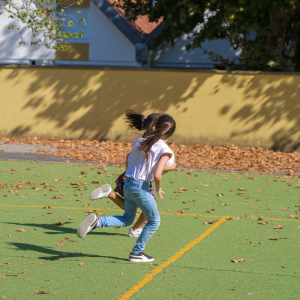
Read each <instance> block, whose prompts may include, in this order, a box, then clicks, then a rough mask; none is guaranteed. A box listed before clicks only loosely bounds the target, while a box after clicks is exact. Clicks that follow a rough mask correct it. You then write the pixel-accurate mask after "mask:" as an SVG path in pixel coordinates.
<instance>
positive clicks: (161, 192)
mask: <svg viewBox="0 0 300 300" xmlns="http://www.w3.org/2000/svg"><path fill="white" fill-rule="evenodd" d="M156 193H157V194H158V196H159V198H160V199H164V197H163V194H164V195H165V194H166V193H165V192H164V191H163V190H162V189H161V188H160V189H159V190H156Z"/></svg>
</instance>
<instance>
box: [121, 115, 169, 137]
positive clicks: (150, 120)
mask: <svg viewBox="0 0 300 300" xmlns="http://www.w3.org/2000/svg"><path fill="white" fill-rule="evenodd" d="M161 116H163V114H160V113H153V114H151V115H149V116H148V117H145V116H144V115H142V114H139V113H136V112H135V111H133V110H126V115H125V119H126V123H128V124H129V125H128V126H129V128H130V129H137V130H139V131H142V130H146V131H147V132H151V131H152V127H153V126H156V122H157V120H158V118H159V117H161Z"/></svg>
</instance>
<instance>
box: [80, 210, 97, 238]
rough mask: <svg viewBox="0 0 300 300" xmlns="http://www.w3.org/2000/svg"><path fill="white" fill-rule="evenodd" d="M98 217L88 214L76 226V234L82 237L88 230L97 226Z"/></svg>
mask: <svg viewBox="0 0 300 300" xmlns="http://www.w3.org/2000/svg"><path fill="white" fill-rule="evenodd" d="M97 224H98V218H97V216H96V215H94V214H90V215H89V216H88V217H87V218H86V219H85V220H84V221H83V222H82V223H81V224H80V225H79V227H78V229H77V236H78V237H79V238H83V237H85V236H86V235H87V233H88V232H90V231H91V230H94V229H96V228H97Z"/></svg>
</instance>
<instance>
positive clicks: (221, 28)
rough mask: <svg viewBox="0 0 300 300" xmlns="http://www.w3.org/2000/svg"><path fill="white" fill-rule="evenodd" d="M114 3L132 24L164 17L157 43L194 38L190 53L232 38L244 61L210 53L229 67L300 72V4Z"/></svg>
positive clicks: (242, 0)
mask: <svg viewBox="0 0 300 300" xmlns="http://www.w3.org/2000/svg"><path fill="white" fill-rule="evenodd" d="M115 5H116V6H117V7H120V8H122V9H123V10H125V13H126V16H127V17H128V18H129V19H130V20H136V18H137V17H138V16H142V15H148V16H149V20H150V22H158V21H159V20H161V18H163V27H162V30H161V32H160V33H159V34H158V35H157V36H156V37H155V38H154V39H153V42H160V41H166V42H168V43H170V44H171V45H172V46H174V44H175V42H176V38H178V37H179V36H181V35H182V34H184V33H186V34H188V35H189V37H190V38H191V39H190V43H189V44H187V46H186V50H187V51H191V50H193V49H195V48H202V45H203V43H204V42H205V41H206V40H214V39H228V40H229V42H230V45H231V47H232V48H233V49H235V50H237V49H241V50H242V55H241V56H240V58H239V60H235V61H233V60H227V59H225V58H223V57H222V56H221V55H216V54H211V57H212V58H213V59H214V60H215V61H218V62H219V63H222V64H224V65H225V66H226V67H228V68H235V67H236V68H242V69H248V70H266V71H280V70H291V69H293V67H295V66H296V68H297V66H298V68H299V69H300V49H298V50H297V47H298V48H300V43H299V42H298V40H299V30H300V1H299V0H294V1H290V0H277V1H273V0H259V1H258V0H251V1H248V0H202V1H199V0H157V1H156V2H155V3H153V1H150V0H136V1H131V0H122V1H119V2H118V3H117V4H115ZM200 24H202V25H201V28H200ZM207 50H209V49H207Z"/></svg>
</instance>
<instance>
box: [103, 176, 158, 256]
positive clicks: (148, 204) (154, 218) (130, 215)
mask: <svg viewBox="0 0 300 300" xmlns="http://www.w3.org/2000/svg"><path fill="white" fill-rule="evenodd" d="M149 184H150V183H149V182H145V181H139V180H136V179H134V178H130V177H128V178H126V181H125V185H124V199H125V212H124V215H123V216H113V217H102V218H99V224H98V227H110V226H121V227H124V226H129V225H130V224H132V223H133V221H134V218H135V215H136V211H137V208H138V207H140V208H141V210H142V212H143V213H144V214H145V216H146V218H147V224H146V225H145V227H144V229H143V231H142V233H141V235H140V236H139V238H138V239H137V241H136V245H135V246H134V248H133V250H132V253H133V254H138V253H140V252H142V251H143V250H144V249H145V246H146V243H147V242H148V240H149V239H150V237H151V236H152V234H153V233H154V232H155V230H156V229H157V228H158V226H159V224H160V215H159V212H158V210H157V205H156V202H155V200H154V198H153V196H152V195H151V194H150V193H149Z"/></svg>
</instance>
